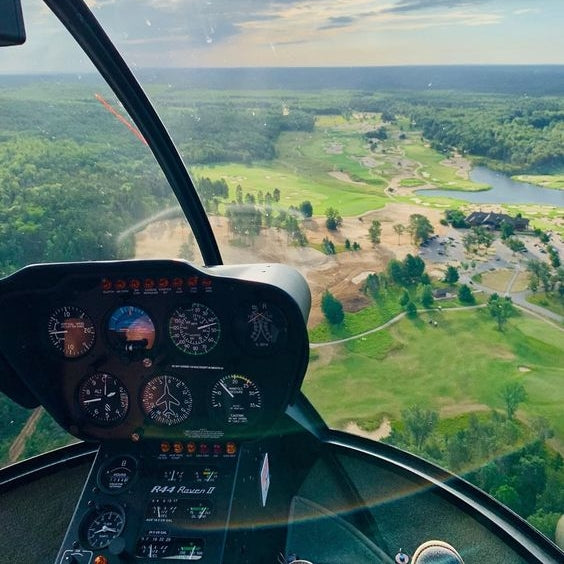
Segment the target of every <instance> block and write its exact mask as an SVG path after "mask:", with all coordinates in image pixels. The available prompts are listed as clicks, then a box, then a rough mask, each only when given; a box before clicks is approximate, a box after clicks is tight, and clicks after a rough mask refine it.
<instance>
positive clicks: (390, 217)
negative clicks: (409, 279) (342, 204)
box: [136, 203, 445, 326]
mask: <svg viewBox="0 0 564 564" xmlns="http://www.w3.org/2000/svg"><path fill="white" fill-rule="evenodd" d="M414 213H420V214H422V215H425V216H426V217H427V218H428V219H429V221H430V222H431V223H432V225H433V227H434V229H435V233H438V234H439V235H440V234H441V233H442V231H443V230H444V229H445V228H444V227H443V226H442V225H441V224H440V223H439V220H440V218H441V216H442V212H441V211H440V210H436V209H432V208H427V207H423V206H419V207H418V206H414V205H413V204H400V203H390V204H388V205H387V206H385V207H384V208H382V209H380V210H377V211H371V212H368V213H365V214H363V215H361V216H358V217H346V218H343V223H342V225H341V227H340V228H339V229H338V231H329V230H328V229H327V228H326V227H325V218H324V217H318V218H313V219H310V220H306V221H304V223H303V227H304V229H305V233H306V236H307V239H308V241H309V244H310V245H314V246H316V245H317V246H318V245H321V243H322V241H323V239H324V238H325V237H327V238H329V239H330V240H331V241H333V243H334V244H335V246H336V247H337V249H338V250H339V249H344V247H345V241H346V239H348V240H349V241H350V243H351V244H352V243H353V242H355V241H356V242H357V243H358V244H359V245H360V250H358V251H343V252H338V253H337V254H336V255H326V254H324V253H323V252H321V251H319V250H316V249H315V248H313V247H312V246H307V247H295V246H293V245H291V244H289V242H288V239H287V236H286V233H285V232H284V231H282V230H277V229H275V228H270V229H263V231H262V233H261V235H260V236H259V237H256V238H255V239H253V240H252V242H250V243H249V244H247V245H246V246H243V245H242V244H241V242H240V241H236V240H234V239H233V237H232V235H231V234H230V233H229V229H228V227H229V225H228V221H227V219H226V218H225V217H212V218H210V221H211V224H212V228H213V230H214V233H215V236H216V238H217V240H218V244H219V248H220V250H221V253H222V257H223V260H224V262H225V263H255V262H280V263H285V264H289V265H291V266H293V267H295V268H296V269H298V270H299V271H300V272H301V273H302V274H303V276H304V277H305V278H306V280H307V281H308V283H309V286H310V288H311V293H312V309H311V314H310V320H309V325H310V326H314V325H317V324H318V323H319V322H320V321H321V320H322V313H321V309H320V301H321V295H322V293H323V292H324V291H325V290H329V291H330V292H331V293H332V294H333V295H335V296H336V297H337V298H338V299H339V300H340V301H341V302H342V303H343V307H344V309H345V311H358V310H359V309H362V308H363V307H365V306H366V305H368V303H369V301H368V299H367V298H366V297H365V296H364V294H363V293H362V282H363V281H364V279H365V278H366V277H367V276H368V274H369V273H371V272H381V271H383V270H384V269H385V268H386V264H387V263H388V261H389V260H390V259H392V258H397V259H403V258H404V257H405V255H407V254H408V253H415V252H417V249H416V248H415V247H414V246H413V245H412V244H411V242H410V237H409V234H408V233H407V232H405V233H403V234H402V235H401V236H399V237H398V235H397V233H396V232H395V231H394V229H393V226H394V225H396V224H402V225H405V226H407V225H408V223H409V216H410V215H412V214H414ZM373 220H378V221H380V223H381V226H382V235H381V242H380V244H378V245H372V243H371V242H370V239H369V235H368V228H369V227H370V225H371V223H372V221H373ZM188 239H189V230H188V227H187V226H186V224H185V223H184V222H182V221H181V220H166V221H159V222H156V223H153V224H151V225H150V226H148V227H147V228H145V229H144V230H143V231H141V232H139V233H138V234H137V235H136V257H137V258H151V257H153V258H154V257H161V258H162V257H166V256H168V257H171V258H177V257H180V256H181V246H182V244H183V243H186V241H188ZM190 259H191V260H194V262H195V263H196V264H201V259H199V257H198V256H193V257H190Z"/></svg>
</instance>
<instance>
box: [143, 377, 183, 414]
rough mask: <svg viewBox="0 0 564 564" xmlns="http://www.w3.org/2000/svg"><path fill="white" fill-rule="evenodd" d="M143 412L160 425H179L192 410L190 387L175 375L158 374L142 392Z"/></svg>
mask: <svg viewBox="0 0 564 564" xmlns="http://www.w3.org/2000/svg"><path fill="white" fill-rule="evenodd" d="M141 404H142V406H143V412H144V413H145V415H146V416H147V417H149V419H152V420H153V421H154V422H155V423H158V424H159V425H178V424H179V423H182V421H184V420H185V419H187V417H188V416H189V415H190V411H192V394H191V393H190V388H188V386H187V385H186V384H185V383H184V382H183V381H182V380H180V379H179V378H175V377H174V376H156V377H155V378H152V379H151V380H149V381H148V382H147V383H146V384H145V386H144V387H143V390H142V392H141Z"/></svg>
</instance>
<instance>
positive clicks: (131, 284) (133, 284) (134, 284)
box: [129, 278, 141, 290]
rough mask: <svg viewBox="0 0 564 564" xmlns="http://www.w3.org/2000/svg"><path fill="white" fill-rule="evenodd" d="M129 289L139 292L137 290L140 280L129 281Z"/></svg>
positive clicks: (139, 286)
mask: <svg viewBox="0 0 564 564" xmlns="http://www.w3.org/2000/svg"><path fill="white" fill-rule="evenodd" d="M129 287H130V288H131V289H132V290H139V288H141V280H138V279H137V278H133V279H131V280H130V281H129Z"/></svg>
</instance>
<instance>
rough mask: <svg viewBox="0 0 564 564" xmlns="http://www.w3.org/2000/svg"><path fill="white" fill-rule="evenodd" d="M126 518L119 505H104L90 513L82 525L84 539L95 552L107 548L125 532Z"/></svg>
mask: <svg viewBox="0 0 564 564" xmlns="http://www.w3.org/2000/svg"><path fill="white" fill-rule="evenodd" d="M124 526H125V516H124V514H123V510H122V509H121V508H120V507H118V506H117V505H104V506H102V507H99V508H97V509H94V510H92V511H90V512H89V513H88V514H87V515H86V517H85V518H84V521H83V522H82V525H81V533H82V535H81V536H82V538H83V541H84V543H85V544H86V546H88V548H91V549H93V550H99V549H101V548H106V547H107V546H109V545H110V543H111V542H112V541H113V540H114V539H115V538H117V537H119V535H120V534H121V532H122V531H123V528H124Z"/></svg>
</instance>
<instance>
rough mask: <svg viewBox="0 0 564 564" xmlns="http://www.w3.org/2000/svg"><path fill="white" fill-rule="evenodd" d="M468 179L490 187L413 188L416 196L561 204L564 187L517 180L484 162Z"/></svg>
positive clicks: (486, 202) (487, 201)
mask: <svg viewBox="0 0 564 564" xmlns="http://www.w3.org/2000/svg"><path fill="white" fill-rule="evenodd" d="M470 179H471V180H473V181H474V182H478V183H480V184H489V185H490V186H492V189H491V190H483V191H481V192H466V191H464V190H416V191H415V193H416V194H417V195H418V196H441V197H447V198H448V197H451V198H456V199H458V200H465V201H467V202H473V203H476V204H499V203H505V204H542V205H548V206H559V207H564V191H563V190H551V189H550V188H542V187H541V186H535V185H534V184H528V183H527V182H517V181H515V180H512V179H511V178H510V177H509V176H507V175H506V174H502V173H501V172H495V171H493V170H490V169H489V168H486V167H484V166H477V167H475V168H473V169H472V170H471V171H470Z"/></svg>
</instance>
